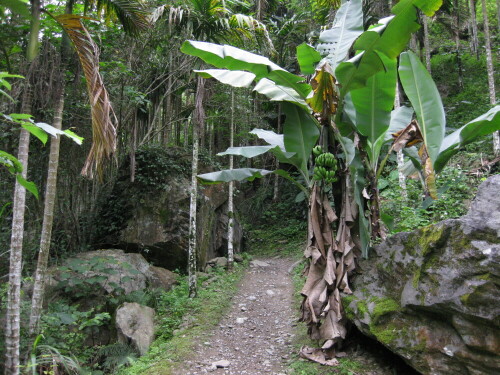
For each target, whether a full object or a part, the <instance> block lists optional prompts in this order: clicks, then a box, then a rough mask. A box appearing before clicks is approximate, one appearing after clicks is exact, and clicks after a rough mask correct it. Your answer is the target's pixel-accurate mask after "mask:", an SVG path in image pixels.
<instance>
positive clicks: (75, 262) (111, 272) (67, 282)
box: [47, 249, 177, 298]
mask: <svg viewBox="0 0 500 375" xmlns="http://www.w3.org/2000/svg"><path fill="white" fill-rule="evenodd" d="M48 277H49V280H48V283H47V284H48V288H50V289H53V288H54V287H59V288H62V289H63V290H68V291H71V295H72V297H77V298H78V297H79V294H81V296H82V297H83V296H88V295H94V296H106V295H110V294H113V295H118V294H125V295H128V294H130V293H132V292H135V291H139V290H145V289H146V288H148V287H150V288H160V289H163V290H170V289H171V288H172V286H173V285H175V284H176V283H177V278H176V275H175V273H173V272H171V271H169V270H167V269H164V268H160V267H155V266H152V265H151V264H149V263H148V262H147V261H146V259H144V257H143V256H142V255H141V254H133V253H125V252H124V251H123V250H117V249H111V250H96V251H88V252H84V253H80V254H78V255H77V256H76V257H74V258H70V259H67V260H66V261H65V263H64V265H63V266H61V267H52V268H51V269H50V270H49V272H48ZM75 291H79V293H76V294H75ZM49 294H50V293H49Z"/></svg>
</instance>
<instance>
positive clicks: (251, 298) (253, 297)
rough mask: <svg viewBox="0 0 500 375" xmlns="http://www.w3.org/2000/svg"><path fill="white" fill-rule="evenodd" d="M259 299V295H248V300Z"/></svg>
mask: <svg viewBox="0 0 500 375" xmlns="http://www.w3.org/2000/svg"><path fill="white" fill-rule="evenodd" d="M256 299H257V297H255V296H248V297H247V300H250V301H255V300H256Z"/></svg>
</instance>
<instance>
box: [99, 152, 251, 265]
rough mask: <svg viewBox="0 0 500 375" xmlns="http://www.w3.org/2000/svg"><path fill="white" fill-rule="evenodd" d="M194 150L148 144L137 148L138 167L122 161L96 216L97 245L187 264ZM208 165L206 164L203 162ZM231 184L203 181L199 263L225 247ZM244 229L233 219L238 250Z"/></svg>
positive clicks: (152, 259) (157, 260)
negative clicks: (132, 179)
mask: <svg viewBox="0 0 500 375" xmlns="http://www.w3.org/2000/svg"><path fill="white" fill-rule="evenodd" d="M190 157H191V156H190V154H189V153H186V152H185V151H182V150H179V149H175V148H172V149H165V148H155V147H149V148H145V149H141V150H138V151H137V155H136V159H137V160H136V162H137V165H136V173H135V176H134V181H131V176H130V166H129V165H127V164H124V165H122V167H121V168H120V177H118V178H117V180H116V181H115V182H114V186H113V187H112V189H111V190H110V191H107V192H106V193H104V194H103V195H102V196H101V198H100V200H101V201H102V203H100V204H99V207H100V212H99V214H98V215H97V216H96V218H95V219H94V223H93V225H94V227H95V236H94V238H93V243H94V246H95V247H97V248H105V247H106V248H111V247H112V248H119V249H125V250H126V251H127V252H138V253H141V254H142V255H143V256H144V257H145V258H146V259H147V260H148V261H149V262H151V263H153V264H154V265H155V266H160V267H164V268H167V269H170V270H175V269H179V270H183V271H184V270H185V269H186V266H187V249H188V247H189V246H188V234H189V191H190V186H191V179H190V171H191V167H190V164H191V160H190ZM204 168H206V167H204ZM227 199H228V193H227V185H225V184H221V185H210V186H200V187H199V195H198V214H197V243H198V264H200V265H201V266H204V265H205V263H206V261H207V260H208V259H211V258H214V257H215V256H217V255H223V254H224V251H226V249H227V225H228V219H229V218H228V214H227ZM242 240H243V232H242V228H241V225H240V224H239V222H238V221H235V224H234V241H233V243H234V246H235V251H236V252H239V251H240V250H241V246H242Z"/></svg>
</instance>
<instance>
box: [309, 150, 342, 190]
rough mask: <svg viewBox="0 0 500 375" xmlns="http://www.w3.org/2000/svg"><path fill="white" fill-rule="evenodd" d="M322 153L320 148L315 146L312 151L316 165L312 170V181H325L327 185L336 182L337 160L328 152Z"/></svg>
mask: <svg viewBox="0 0 500 375" xmlns="http://www.w3.org/2000/svg"><path fill="white" fill-rule="evenodd" d="M320 151H322V148H321V146H316V147H314V149H313V154H314V155H315V156H316V159H315V162H316V165H315V167H314V170H313V179H314V180H316V181H325V182H326V183H327V184H330V183H332V182H335V181H337V177H335V172H336V171H337V159H335V156H333V154H331V153H330V152H325V153H323V152H320Z"/></svg>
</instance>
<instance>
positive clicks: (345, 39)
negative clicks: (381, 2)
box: [318, 0, 363, 70]
mask: <svg viewBox="0 0 500 375" xmlns="http://www.w3.org/2000/svg"><path fill="white" fill-rule="evenodd" d="M362 3H363V2H362V1H361V0H350V1H346V2H344V3H343V4H342V6H341V7H340V8H339V10H337V13H336V15H335V20H334V22H333V27H332V28H331V29H328V30H325V31H323V32H322V33H321V34H320V35H319V43H318V51H319V52H320V53H321V55H322V56H326V59H327V61H328V63H329V64H330V66H331V67H332V69H334V70H335V67H336V66H337V65H338V64H339V63H340V62H342V61H344V60H346V59H347V57H348V55H349V50H350V49H351V46H352V44H353V42H354V41H355V40H356V38H357V37H358V36H359V35H360V34H361V33H362V32H363V4H362Z"/></svg>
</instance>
